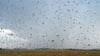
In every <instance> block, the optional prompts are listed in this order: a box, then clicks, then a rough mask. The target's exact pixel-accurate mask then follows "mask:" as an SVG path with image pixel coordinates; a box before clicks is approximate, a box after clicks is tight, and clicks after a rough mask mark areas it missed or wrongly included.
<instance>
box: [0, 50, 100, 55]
mask: <svg viewBox="0 0 100 56" xmlns="http://www.w3.org/2000/svg"><path fill="white" fill-rule="evenodd" d="M0 56H100V51H83V50H40V51H36V50H35V51H34V50H24V51H23V50H20V51H15V50H12V51H11V50H10V51H0Z"/></svg>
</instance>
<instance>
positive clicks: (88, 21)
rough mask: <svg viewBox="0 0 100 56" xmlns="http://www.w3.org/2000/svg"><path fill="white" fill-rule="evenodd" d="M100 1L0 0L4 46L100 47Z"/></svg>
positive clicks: (1, 44) (0, 34)
mask: <svg viewBox="0 0 100 56" xmlns="http://www.w3.org/2000/svg"><path fill="white" fill-rule="evenodd" d="M99 18H100V0H0V48H7V49H14V48H26V49H36V48H53V49H70V48H72V49H100V25H99V24H100V19H99Z"/></svg>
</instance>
